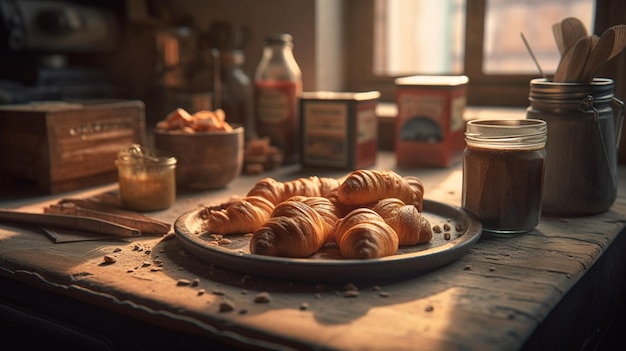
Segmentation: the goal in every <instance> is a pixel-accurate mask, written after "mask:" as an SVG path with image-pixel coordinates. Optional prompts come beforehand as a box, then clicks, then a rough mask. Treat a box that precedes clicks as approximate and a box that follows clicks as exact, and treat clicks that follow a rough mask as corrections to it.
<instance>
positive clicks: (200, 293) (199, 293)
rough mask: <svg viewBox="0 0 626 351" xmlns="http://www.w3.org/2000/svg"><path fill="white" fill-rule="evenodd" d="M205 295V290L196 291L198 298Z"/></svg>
mask: <svg viewBox="0 0 626 351" xmlns="http://www.w3.org/2000/svg"><path fill="white" fill-rule="evenodd" d="M205 293H206V290H204V289H198V296H201V295H204V294H205Z"/></svg>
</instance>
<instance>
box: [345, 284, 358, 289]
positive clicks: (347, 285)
mask: <svg viewBox="0 0 626 351" xmlns="http://www.w3.org/2000/svg"><path fill="white" fill-rule="evenodd" d="M343 289H344V290H357V291H358V290H359V288H357V287H356V285H354V284H352V283H348V284H346V285H344V287H343Z"/></svg>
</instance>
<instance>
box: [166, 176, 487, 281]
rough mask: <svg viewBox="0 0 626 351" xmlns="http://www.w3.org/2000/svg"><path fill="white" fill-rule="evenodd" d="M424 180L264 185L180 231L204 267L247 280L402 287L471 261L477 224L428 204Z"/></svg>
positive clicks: (193, 213) (202, 211)
mask: <svg viewBox="0 0 626 351" xmlns="http://www.w3.org/2000/svg"><path fill="white" fill-rule="evenodd" d="M423 194H424V187H423V184H422V182H421V180H420V179H419V178H417V177H413V176H401V175H399V174H398V173H396V172H394V171H391V170H387V171H378V170H356V171H353V172H351V173H350V174H348V175H347V176H346V177H344V178H342V179H335V178H327V177H317V176H311V177H306V178H298V179H294V180H291V181H286V182H280V181H277V180H275V179H273V178H269V177H267V178H263V179H261V180H259V181H258V182H257V183H256V184H255V186H254V187H253V188H252V189H250V191H249V192H248V193H247V194H246V195H245V196H244V197H241V198H237V199H233V200H231V201H228V202H226V203H223V204H215V205H210V206H203V207H201V208H196V209H193V210H190V211H187V212H185V213H183V214H182V215H181V216H180V217H178V219H177V220H176V221H175V223H174V230H175V232H176V237H177V238H178V239H179V240H180V241H181V243H182V245H183V247H184V248H185V249H186V250H188V251H189V252H190V253H191V254H193V255H194V256H196V257H197V258H199V259H200V260H202V261H204V262H206V263H210V264H214V265H216V266H220V267H223V268H226V269H229V270H234V271H238V272H241V273H245V274H258V275H261V276H266V277H272V278H285V279H298V280H314V281H331V280H367V279H386V278H398V277H401V276H410V275H414V274H420V273H424V272H427V271H430V270H433V269H435V268H438V267H441V266H444V265H446V264H448V263H450V262H452V261H454V260H456V259H458V258H460V257H461V256H463V255H464V254H465V253H467V252H468V251H469V250H470V248H471V247H472V246H473V244H474V243H476V242H477V241H478V239H479V237H480V235H481V233H482V225H481V223H480V222H479V221H478V220H477V219H476V218H475V217H474V216H473V215H472V214H470V213H468V212H466V211H464V210H463V209H462V208H459V207H456V206H452V205H447V204H444V203H440V202H437V201H432V200H425V199H424V198H423Z"/></svg>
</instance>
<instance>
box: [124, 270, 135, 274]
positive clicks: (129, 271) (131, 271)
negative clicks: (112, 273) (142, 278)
mask: <svg viewBox="0 0 626 351" xmlns="http://www.w3.org/2000/svg"><path fill="white" fill-rule="evenodd" d="M134 271H135V270H134V269H127V270H126V273H133V272H134Z"/></svg>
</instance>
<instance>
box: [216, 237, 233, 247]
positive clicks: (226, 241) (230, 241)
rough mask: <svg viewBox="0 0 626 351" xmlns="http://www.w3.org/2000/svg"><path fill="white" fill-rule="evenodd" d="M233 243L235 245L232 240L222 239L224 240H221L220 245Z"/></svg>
mask: <svg viewBox="0 0 626 351" xmlns="http://www.w3.org/2000/svg"><path fill="white" fill-rule="evenodd" d="M232 243H233V241H232V240H230V239H227V238H222V239H220V241H219V244H220V245H229V244H232Z"/></svg>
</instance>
